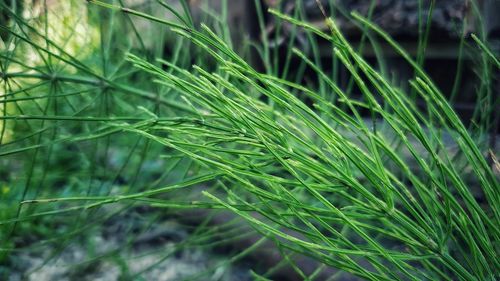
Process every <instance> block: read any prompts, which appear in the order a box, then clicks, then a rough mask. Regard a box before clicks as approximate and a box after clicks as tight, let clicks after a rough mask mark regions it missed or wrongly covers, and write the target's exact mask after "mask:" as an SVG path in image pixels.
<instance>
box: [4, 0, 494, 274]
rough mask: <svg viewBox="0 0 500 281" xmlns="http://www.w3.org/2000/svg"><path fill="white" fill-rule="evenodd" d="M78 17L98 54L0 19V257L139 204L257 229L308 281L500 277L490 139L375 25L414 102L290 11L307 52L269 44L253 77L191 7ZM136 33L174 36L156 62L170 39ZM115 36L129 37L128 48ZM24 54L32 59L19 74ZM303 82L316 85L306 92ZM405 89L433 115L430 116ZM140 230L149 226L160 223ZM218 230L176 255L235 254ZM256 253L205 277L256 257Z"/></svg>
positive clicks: (105, 9)
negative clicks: (200, 249)
mask: <svg viewBox="0 0 500 281" xmlns="http://www.w3.org/2000/svg"><path fill="white" fill-rule="evenodd" d="M88 2H89V11H90V12H91V15H90V16H89V18H90V19H91V20H89V22H93V21H95V23H89V26H88V27H89V30H93V28H94V25H93V24H95V25H96V26H98V28H99V32H98V34H99V37H100V39H99V41H100V44H99V46H95V47H92V48H91V49H90V50H88V51H87V52H85V53H84V54H80V55H79V54H77V53H76V54H72V53H71V52H69V51H67V49H66V48H65V47H64V43H63V42H56V41H54V40H52V39H51V36H50V34H49V32H48V28H46V29H45V31H40V30H39V29H37V28H33V27H32V24H31V23H30V22H29V21H28V20H26V19H23V18H21V17H19V16H17V14H16V13H15V12H14V11H11V10H10V9H9V8H8V7H6V6H5V5H3V6H2V7H3V8H4V9H5V11H6V12H7V13H10V17H11V18H12V25H11V26H9V27H8V28H7V27H5V26H1V29H2V31H8V33H9V34H10V39H9V41H8V42H6V46H7V48H6V49H5V50H4V51H2V53H1V54H0V56H1V58H2V61H3V62H2V64H1V71H2V77H3V82H2V87H3V91H4V94H3V95H2V96H0V97H1V98H2V101H3V105H4V107H3V114H2V117H1V122H2V127H0V128H1V130H2V134H1V135H0V140H1V141H0V143H1V144H2V146H1V147H0V156H1V157H2V158H3V159H2V161H4V162H2V169H5V170H6V171H7V172H4V173H5V177H6V179H7V180H6V181H5V183H4V182H1V183H2V184H4V185H3V186H4V187H5V188H2V190H0V198H2V203H0V204H1V205H0V229H1V232H0V234H1V235H0V238H1V239H0V241H2V244H1V247H2V249H3V252H2V253H6V254H9V251H7V250H8V249H12V248H14V247H15V243H16V242H19V241H16V239H15V238H16V237H18V238H19V239H21V237H22V235H23V233H25V232H26V231H33V232H34V233H35V234H36V236H37V237H43V239H42V240H43V241H46V242H47V244H51V243H53V242H54V240H58V239H62V240H63V241H64V243H66V244H67V243H70V242H71V241H74V240H76V239H77V237H78V235H79V234H81V233H82V231H84V230H85V229H87V230H89V229H92V228H98V227H100V226H101V225H102V224H104V223H105V222H106V220H107V219H109V218H111V217H114V216H119V215H120V214H123V213H127V212H133V208H135V207H139V206H148V207H155V208H157V210H158V213H161V212H164V211H165V210H169V211H171V210H184V209H187V210H197V209H215V210H219V209H222V210H226V211H230V212H232V213H234V214H236V215H237V217H238V218H240V219H242V220H243V221H245V223H246V224H245V225H250V226H251V227H252V228H253V229H254V230H255V231H256V232H257V233H258V234H259V235H260V236H259V237H262V238H261V240H259V241H265V240H268V241H272V242H273V243H274V245H275V246H276V249H278V250H279V251H280V253H281V254H282V257H283V263H284V264H287V265H288V266H289V267H290V268H291V269H290V270H294V271H296V273H297V274H298V275H299V276H301V277H302V278H303V279H304V280H313V279H314V278H315V277H317V276H318V275H319V274H320V272H321V271H323V270H325V268H334V269H338V270H340V271H338V272H337V274H335V275H333V276H332V278H338V279H340V280H341V279H342V278H343V277H345V275H346V274H348V275H355V276H358V277H361V278H364V279H367V280H495V279H496V278H498V274H499V273H498V272H499V268H500V259H499V258H498V256H499V255H498V251H499V249H498V243H499V241H500V228H499V222H500V193H499V184H498V175H496V174H495V172H494V170H493V168H492V166H491V165H490V163H488V161H487V157H489V156H488V154H487V153H488V149H489V147H488V144H487V143H485V141H484V140H485V138H486V136H485V133H486V131H485V130H484V127H487V125H484V126H482V124H478V126H477V128H479V129H477V130H474V128H472V129H471V128H467V127H466V126H465V125H464V124H463V123H462V121H461V120H460V119H459V117H458V115H457V113H456V112H455V111H454V110H453V108H452V106H451V105H450V103H449V102H448V101H447V99H446V98H445V95H444V94H443V93H442V92H441V91H440V90H439V89H438V88H437V86H436V85H435V84H434V82H433V81H432V79H431V78H429V76H428V75H427V74H426V72H425V71H424V70H423V68H422V67H421V65H422V60H423V57H421V56H420V55H419V56H418V58H417V59H414V58H412V57H411V56H410V55H408V54H407V53H406V52H405V51H404V49H403V48H402V47H401V46H400V45H398V44H397V43H396V42H395V41H394V40H393V39H392V38H391V37H390V36H389V35H388V34H387V33H385V32H384V31H383V30H381V29H380V28H378V27H377V26H376V25H374V24H372V23H371V22H370V20H368V19H367V18H365V17H363V16H361V15H359V14H356V13H353V14H352V15H351V16H352V20H354V21H356V22H357V23H358V24H359V25H360V26H361V28H362V29H363V30H364V32H365V33H366V34H369V35H370V36H369V37H370V39H371V40H372V39H373V38H375V37H377V38H380V39H381V40H383V41H384V42H387V43H388V44H389V45H390V46H392V47H393V48H394V50H395V51H396V52H397V53H399V55H400V56H401V57H402V58H404V59H405V60H406V61H407V63H408V64H409V65H411V66H412V68H413V70H414V72H415V77H414V78H413V79H411V80H410V81H409V86H410V90H409V91H405V90H404V89H402V88H400V87H396V86H394V84H393V83H391V81H390V80H389V79H388V78H387V77H386V76H385V75H383V74H382V73H381V71H379V70H377V69H376V68H374V67H373V66H371V65H370V64H369V63H368V62H367V61H366V60H365V59H364V58H363V57H362V56H361V55H360V54H359V52H358V51H357V50H355V49H354V48H353V47H352V46H351V44H350V43H349V42H348V41H347V39H346V38H345V37H344V36H343V34H342V32H341V31H340V30H339V29H338V27H337V26H336V25H335V22H334V21H333V20H332V19H330V18H328V19H325V24H326V26H327V27H328V31H325V30H321V29H320V28H318V27H317V26H314V25H312V24H310V23H308V22H307V21H305V19H304V18H303V16H302V15H300V14H296V15H295V16H293V17H292V16H289V15H286V14H283V13H281V12H280V11H277V10H270V11H269V12H270V14H272V15H273V16H275V17H276V18H277V20H279V21H280V22H281V23H287V24H291V25H292V26H293V29H292V31H291V34H292V37H293V36H295V35H296V34H297V33H298V32H299V31H300V32H305V34H306V35H307V36H306V38H308V39H307V40H308V42H309V43H310V44H311V46H312V49H313V51H312V52H311V53H307V52H305V51H304V50H299V49H297V48H290V49H289V50H287V55H286V61H285V62H280V61H279V60H277V59H276V60H275V58H274V57H273V56H272V54H271V53H269V50H270V49H269V46H268V44H269V42H264V46H262V47H259V48H260V49H258V54H259V55H261V57H262V60H263V62H264V65H265V71H264V72H259V71H257V70H255V68H254V67H253V66H252V64H251V63H249V59H248V58H247V57H246V55H247V54H238V53H236V52H235V51H234V50H233V48H232V43H231V41H230V36H229V30H228V28H227V23H226V22H225V21H224V20H222V21H219V22H217V21H216V22H214V23H213V24H212V25H211V26H210V27H209V26H208V25H206V24H201V26H200V27H197V26H195V24H194V23H193V19H192V18H191V17H189V13H188V12H187V8H186V7H187V6H186V2H185V1H181V2H182V3H183V4H184V5H182V7H184V9H183V10H181V11H176V10H174V9H172V8H171V7H170V6H166V4H164V3H161V4H159V6H158V7H160V6H163V7H166V8H167V10H168V11H170V13H171V14H172V15H173V18H171V19H164V18H160V17H156V16H152V15H151V14H149V13H146V12H143V11H139V10H134V9H130V8H124V7H123V6H122V5H121V1H118V2H117V3H114V4H110V3H104V2H100V1H95V0H90V1H88ZM261 12H262V11H261ZM225 13H227V11H225V12H224V11H222V14H223V15H224V14H225ZM136 18H142V19H143V20H148V21H150V23H149V24H150V26H151V28H153V27H154V28H157V29H158V30H163V29H164V28H169V29H170V30H171V33H168V34H170V35H171V36H174V34H175V36H177V37H176V38H177V39H176V40H174V41H173V42H175V43H173V44H174V45H173V46H171V48H170V50H171V53H170V56H169V57H166V58H165V57H164V58H161V57H163V54H162V52H163V46H164V45H165V42H170V41H168V40H166V39H165V38H162V36H159V38H158V40H157V41H154V44H155V46H153V47H147V48H146V45H147V44H146V45H145V44H144V41H145V40H143V39H142V38H141V32H140V30H138V29H137V26H136V23H137V22H136V21H134V20H135V19H136ZM261 18H262V14H261V15H260V16H259V19H260V21H262V19H261ZM223 19H224V17H223ZM43 20H44V19H43V17H42V22H43ZM45 22H46V25H45V26H47V22H48V21H47V19H45ZM125 25H126V26H128V27H129V29H128V30H129V32H130V30H131V32H130V33H129V34H134V36H131V37H133V38H134V39H130V38H129V37H124V36H121V34H122V33H126V31H124V30H127V29H126V28H124V26H125ZM260 25H261V28H263V23H262V22H261V23H260ZM214 30H218V31H217V32H214ZM426 33H427V32H426ZM65 36H67V38H66V40H69V39H70V38H71V37H72V35H65ZM425 36H427V35H425ZM319 38H321V39H323V40H326V41H328V42H329V43H330V44H331V47H332V50H333V54H334V59H335V63H336V64H339V65H342V66H343V67H345V68H346V69H347V70H348V71H349V73H350V74H351V75H352V85H351V86H350V87H353V86H356V87H357V88H359V90H360V92H361V93H362V98H361V99H356V98H355V97H354V96H353V95H351V94H350V90H347V91H346V90H345V89H342V88H341V87H340V86H339V85H338V84H337V83H336V81H335V79H333V78H332V76H334V75H332V74H331V73H327V72H326V71H325V70H324V68H323V67H322V66H321V64H320V58H319V55H318V54H317V50H316V51H315V50H314V49H315V48H318V45H317V41H318V39H319ZM473 38H474V40H475V42H476V43H477V45H478V47H479V49H480V50H482V52H483V53H482V54H480V56H482V57H481V58H482V60H480V62H481V63H483V64H484V65H481V66H480V69H481V71H483V72H480V75H482V76H484V77H483V78H484V79H490V80H492V79H494V76H493V73H494V71H498V68H499V65H498V56H496V55H495V54H494V53H493V52H492V51H491V50H490V49H489V48H488V47H487V44H486V43H485V40H481V39H479V38H478V37H477V36H474V37H473ZM63 39H64V38H63ZM92 42H94V41H92ZM141 42H142V43H141ZM426 42H427V39H426V38H422V39H421V42H420V44H423V45H425V44H426ZM371 43H372V44H374V45H376V44H377V42H376V41H371ZM419 46H420V48H422V49H425V47H423V46H422V45H419ZM26 50H31V51H30V52H32V53H33V54H36V56H37V58H38V59H37V60H33V61H29V62H25V60H23V59H22V58H23V55H24V54H26ZM150 50H154V51H150ZM193 52H194V53H196V54H199V56H197V57H196V58H193V57H192V56H191V54H192V53H193ZM152 57H155V58H157V59H151V58H152ZM292 58H294V59H300V63H299V65H298V67H297V68H296V69H295V70H296V71H297V73H294V74H296V78H295V79H294V78H290V76H291V75H288V73H289V72H292V70H293V69H292V67H291V66H290V61H291V59H292ZM192 62H194V63H195V64H194V66H190V65H191V63H192ZM282 64H283V65H284V70H282V72H281V71H280V70H279V69H280V67H279V66H280V65H282ZM306 67H307V68H310V69H311V70H312V72H313V73H314V77H315V79H317V81H318V83H317V85H309V84H308V85H305V84H304V83H302V80H301V79H300V77H301V74H300V73H301V72H303V71H304V69H305V68H306ZM152 82H154V83H152ZM487 85H488V87H489V86H491V83H490V82H487ZM410 92H414V93H416V95H417V97H418V99H421V100H423V101H424V102H425V108H426V109H425V110H424V111H423V110H421V109H420V108H419V107H418V106H417V103H416V99H415V98H413V97H412V95H411V93H410ZM485 92H486V93H489V94H487V95H486V96H485V97H484V96H482V94H481V95H480V94H478V96H479V97H481V98H486V99H491V95H492V94H493V93H491V90H485ZM263 96H264V97H266V98H267V100H268V102H264V101H263V98H262V97H263ZM306 99H307V100H308V101H312V105H310V103H311V102H307V103H306V101H305V100H306ZM365 111H368V112H369V113H370V117H369V118H367V117H364V115H363V114H362V112H365ZM480 120H483V121H484V123H485V124H486V123H488V124H489V122H490V120H488V119H480ZM7 129H9V130H11V131H12V132H13V133H11V134H10V136H9V138H7V137H6V136H7V133H6V132H7V131H6V130H7ZM490 153H492V154H494V153H495V152H493V151H491V152H490ZM4 163H9V166H7V164H4ZM14 186H15V191H13V188H14ZM9 194H10V195H9ZM5 198H8V199H5ZM4 202H5V203H4ZM108 206H112V208H107V207H108ZM103 214H106V215H103ZM207 214H208V213H207ZM68 215H71V216H75V218H77V219H76V221H73V220H68ZM207 216H208V215H207ZM144 219H145V220H146V221H148V222H150V223H151V224H154V223H157V222H158V221H159V220H160V219H161V218H160V216H159V215H158V216H157V215H156V214H155V213H153V214H152V215H151V216H150V217H147V218H144ZM220 228H221V229H222V230H221V229H218V227H214V226H209V225H205V223H202V224H201V225H200V226H198V228H196V230H194V231H193V235H192V236H191V238H190V240H188V241H185V242H183V243H180V244H179V247H190V246H193V245H197V246H203V245H205V246H206V245H210V244H211V243H214V244H215V243H219V242H220V241H217V239H218V238H217V237H225V239H230V238H231V237H230V235H231V234H232V232H231V231H234V229H233V230H232V229H231V223H228V224H227V225H222V226H220ZM226 228H227V229H226ZM51 229H59V230H54V233H51ZM89 233H92V232H90V230H89ZM217 233H218V234H217ZM221 233H222V234H221ZM248 233H253V232H251V231H249V232H248ZM134 235H136V234H130V235H129V237H128V238H129V241H133V240H134V238H135V237H134ZM225 235H226V236H225ZM19 239H18V240H19ZM21 240H22V239H21ZM211 240H215V241H216V242H213V241H211ZM64 243H63V244H64ZM260 243H262V242H258V243H257V244H256V245H255V246H253V247H250V246H249V247H247V249H246V250H245V251H243V252H242V253H240V254H237V255H234V256H232V257H230V258H228V259H227V260H226V261H223V262H221V263H220V264H217V265H215V266H214V268H223V267H224V266H225V265H227V264H228V263H234V262H236V261H238V260H240V259H242V258H243V257H245V256H246V255H248V254H250V253H251V252H253V251H257V249H258V247H259V245H260ZM59 250H60V249H57V250H55V252H56V253H57V251H59ZM56 253H54V255H56ZM10 254H12V253H10ZM297 255H299V256H307V257H311V258H312V259H314V260H315V261H317V270H313V271H312V272H311V271H308V270H306V269H304V268H301V265H300V264H299V263H298V262H297V259H295V257H296V256H297ZM110 256H111V257H112V259H113V260H115V262H116V263H117V264H119V265H120V267H121V268H122V275H123V276H128V277H127V278H129V279H133V278H134V277H131V276H133V275H134V274H135V273H131V272H128V268H127V266H126V263H125V262H124V261H123V260H122V256H121V254H119V251H116V252H114V251H110ZM98 258H99V257H96V259H98ZM89 264H90V265H92V263H89ZM87 265H88V264H87ZM87 265H78V266H77V267H76V268H77V269H78V268H80V269H81V268H84V269H85V268H86V267H85V266H87ZM214 268H211V269H208V270H207V271H206V272H204V273H207V274H208V273H209V272H212V271H213V270H214ZM266 270H269V272H272V271H273V270H274V269H273V268H270V269H269V268H267V269H265V270H264V271H262V270H261V269H259V270H254V271H255V272H254V271H252V276H253V277H254V278H255V280H267V279H268V277H269V276H270V274H268V273H266V272H265V271H266ZM262 272H263V273H262ZM138 276H140V273H138V274H136V275H135V277H137V278H139V277H138ZM196 277H198V278H201V280H203V275H199V276H196ZM124 278H125V277H124ZM193 278H195V277H193Z"/></svg>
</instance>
